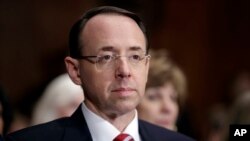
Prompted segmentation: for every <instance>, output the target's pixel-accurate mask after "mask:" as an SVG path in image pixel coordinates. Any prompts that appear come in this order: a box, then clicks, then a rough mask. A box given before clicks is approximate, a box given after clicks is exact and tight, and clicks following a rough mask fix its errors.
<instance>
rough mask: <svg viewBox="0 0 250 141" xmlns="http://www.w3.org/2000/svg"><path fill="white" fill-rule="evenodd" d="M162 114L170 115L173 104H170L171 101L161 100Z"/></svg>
mask: <svg viewBox="0 0 250 141" xmlns="http://www.w3.org/2000/svg"><path fill="white" fill-rule="evenodd" d="M161 109H162V110H161V111H162V112H163V113H166V114H167V113H168V114H169V113H171V112H172V109H173V104H172V103H171V101H169V100H166V99H162V108H161Z"/></svg>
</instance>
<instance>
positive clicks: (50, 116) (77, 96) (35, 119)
mask: <svg viewBox="0 0 250 141" xmlns="http://www.w3.org/2000/svg"><path fill="white" fill-rule="evenodd" d="M83 99H84V94H83V90H82V88H81V87H80V86H79V85H76V84H74V83H73V82H72V81H71V79H70V78H69V76H68V74H66V73H65V74H62V75H59V76H58V77H56V78H55V79H53V80H52V81H51V82H50V83H49V84H48V86H47V87H46V89H45V91H44V93H43V94H42V97H41V99H40V100H39V101H38V102H37V104H36V105H35V108H34V110H33V115H32V120H31V124H32V125H35V124H40V123H45V122H48V121H52V120H54V119H58V118H61V117H68V116H71V114H72V113H73V112H74V111H75V110H76V108H77V107H78V106H79V105H80V103H81V102H82V101H83Z"/></svg>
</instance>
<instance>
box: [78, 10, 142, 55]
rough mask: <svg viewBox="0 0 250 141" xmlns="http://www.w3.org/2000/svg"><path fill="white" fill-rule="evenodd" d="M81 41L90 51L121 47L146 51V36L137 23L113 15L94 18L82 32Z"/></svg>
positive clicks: (125, 17)
mask: <svg viewBox="0 0 250 141" xmlns="http://www.w3.org/2000/svg"><path fill="white" fill-rule="evenodd" d="M80 41H81V42H82V43H83V45H84V47H87V48H88V49H89V47H91V48H94V49H97V50H100V49H102V48H104V47H105V48H107V47H108V48H114V49H117V47H121V46H123V47H124V46H125V47H127V48H133V49H134V48H138V47H139V48H141V49H142V50H145V49H146V39H145V36H144V34H143V32H142V30H141V29H140V27H139V26H138V25H137V23H136V22H135V21H134V20H133V19H131V18H130V17H127V16H124V15H119V14H113V13H105V14H99V15H96V16H94V17H92V18H91V19H90V20H89V21H88V22H87V23H86V25H85V27H84V29H83V31H82V32H81V36H80Z"/></svg>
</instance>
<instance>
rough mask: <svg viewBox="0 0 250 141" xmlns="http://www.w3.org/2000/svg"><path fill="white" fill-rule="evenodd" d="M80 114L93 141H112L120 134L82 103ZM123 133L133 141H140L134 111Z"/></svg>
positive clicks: (136, 117) (136, 116)
mask: <svg viewBox="0 0 250 141" xmlns="http://www.w3.org/2000/svg"><path fill="white" fill-rule="evenodd" d="M82 112H83V115H84V117H85V120H86V122H87V125H88V128H89V131H90V134H91V136H92V139H93V141H112V140H113V139H114V138H115V137H116V136H117V135H119V134H120V131H119V130H118V129H117V128H116V127H114V126H113V125H112V124H111V123H109V122H108V121H107V120H105V119H103V118H102V117H100V116H98V115H96V114H95V113H93V112H92V111H90V110H89V109H88V108H87V106H86V105H85V104H84V103H82ZM123 133H126V134H129V135H131V136H132V137H133V138H134V140H135V141H140V135H139V130H138V115H137V111H136V110H135V117H134V119H133V120H132V121H131V122H130V123H129V125H128V126H127V127H126V128H125V130H124V132H123Z"/></svg>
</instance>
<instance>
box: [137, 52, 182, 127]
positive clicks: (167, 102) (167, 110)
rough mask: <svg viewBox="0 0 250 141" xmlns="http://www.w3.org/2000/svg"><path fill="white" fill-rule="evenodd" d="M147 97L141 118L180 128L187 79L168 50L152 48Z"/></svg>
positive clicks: (142, 107)
mask: <svg viewBox="0 0 250 141" xmlns="http://www.w3.org/2000/svg"><path fill="white" fill-rule="evenodd" d="M150 54H151V59H150V68H149V76H148V82H147V86H146V92H145V97H144V99H143V100H142V102H141V103H140V104H139V106H138V108H137V109H138V114H139V118H140V119H142V120H145V121H148V122H151V123H153V124H156V125H159V126H162V127H165V128H168V129H170V130H177V127H176V122H177V118H178V115H179V111H180V106H181V105H182V104H183V103H184V100H185V96H186V95H185V93H186V79H185V76H184V74H183V72H182V71H181V70H180V68H179V67H178V66H177V65H176V64H174V63H173V62H172V60H171V59H170V58H169V56H168V54H167V51H166V50H158V51H152V52H151V53H150Z"/></svg>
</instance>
